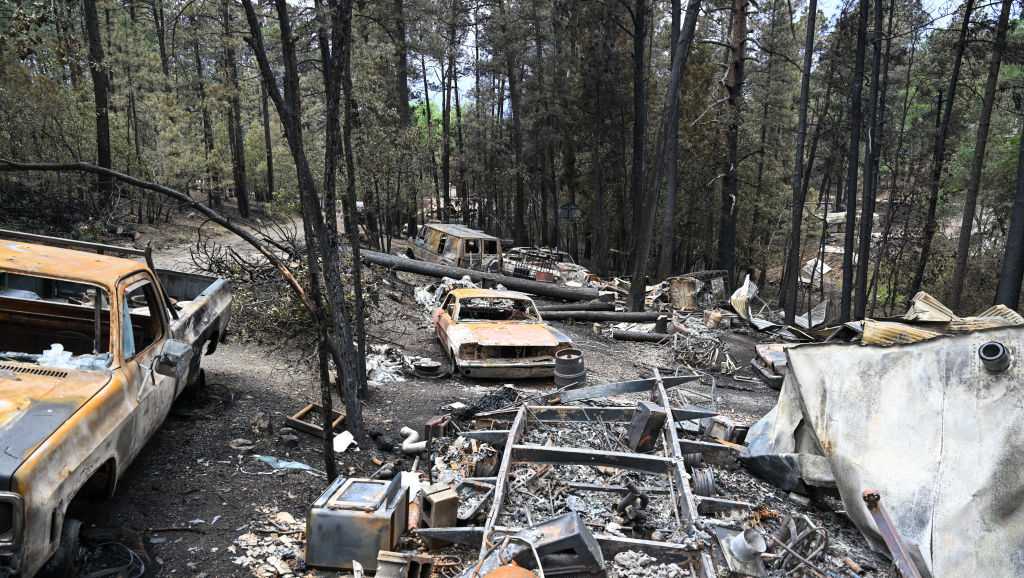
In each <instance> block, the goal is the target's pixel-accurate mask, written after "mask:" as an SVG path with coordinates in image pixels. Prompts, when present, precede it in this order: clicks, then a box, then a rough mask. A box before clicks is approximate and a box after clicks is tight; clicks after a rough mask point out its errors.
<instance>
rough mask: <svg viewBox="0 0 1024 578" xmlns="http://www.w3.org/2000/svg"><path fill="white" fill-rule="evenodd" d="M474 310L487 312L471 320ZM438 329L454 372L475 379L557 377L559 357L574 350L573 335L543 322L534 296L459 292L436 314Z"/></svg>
mask: <svg viewBox="0 0 1024 578" xmlns="http://www.w3.org/2000/svg"><path fill="white" fill-rule="evenodd" d="M474 302H480V303H479V304H478V306H475V307H474V306H472V305H471V304H472V303H474ZM506 302H507V303H506ZM495 303H505V304H506V305H507V307H505V308H504V309H503V308H501V307H498V306H497V305H495ZM470 310H477V311H478V312H483V313H484V314H483V315H482V316H478V317H473V318H469V315H467V314H466V312H467V311H470ZM505 314H508V315H509V317H508V318H504V319H503V318H501V317H502V316H504V315H505ZM487 315H493V317H488V316H487ZM467 318H468V319H467ZM434 327H435V330H436V332H437V338H438V340H439V341H440V342H441V345H442V346H443V348H444V350H445V353H446V354H447V355H448V356H449V358H450V359H451V361H452V363H453V366H454V369H455V370H456V371H458V372H459V373H461V374H463V375H467V376H472V377H482V378H510V379H521V378H531V377H546V376H551V375H552V374H553V373H554V369H555V353H556V352H557V351H558V350H559V349H562V348H568V347H571V346H572V341H571V340H570V339H569V337H568V336H566V335H564V334H563V333H562V332H560V331H558V330H557V329H555V328H553V327H551V326H549V325H548V324H546V323H544V322H543V321H541V319H540V314H539V313H537V310H536V307H535V306H534V304H533V301H532V300H531V299H530V298H529V297H527V296H526V295H524V294H522V293H516V292H511V291H492V290H488V289H455V290H453V291H451V292H449V293H448V295H447V296H446V297H445V300H444V302H443V303H442V305H441V307H439V308H438V309H437V310H436V311H435V312H434Z"/></svg>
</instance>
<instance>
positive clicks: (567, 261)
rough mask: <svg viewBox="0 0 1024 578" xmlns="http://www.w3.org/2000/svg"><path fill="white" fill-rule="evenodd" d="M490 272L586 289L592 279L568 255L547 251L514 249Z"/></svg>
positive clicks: (546, 249) (528, 248) (542, 249)
mask: <svg viewBox="0 0 1024 578" xmlns="http://www.w3.org/2000/svg"><path fill="white" fill-rule="evenodd" d="M493 270H494V272H498V273H502V274H504V275H509V276H511V277H522V278H524V279H532V280H534V281H540V282H542V283H557V284H560V285H565V284H566V283H578V284H579V285H586V284H587V283H588V282H589V281H590V280H591V278H592V277H593V274H592V273H591V272H590V271H589V270H587V268H586V267H584V266H582V265H577V264H576V263H575V262H574V261H573V260H572V256H570V255H569V253H566V252H565V251H561V250H558V249H551V248H548V247H513V248H512V249H510V250H509V251H508V252H507V253H505V255H504V256H503V258H502V260H501V263H500V264H499V263H497V262H495V263H494V265H493Z"/></svg>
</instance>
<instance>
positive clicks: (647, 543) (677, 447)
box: [418, 373, 764, 578]
mask: <svg viewBox="0 0 1024 578" xmlns="http://www.w3.org/2000/svg"><path fill="white" fill-rule="evenodd" d="M692 379H695V377H688V378H672V377H670V378H665V379H664V380H663V379H662V377H661V376H660V375H658V374H657V373H655V377H654V379H649V380H638V381H634V382H626V383H622V384H608V385H599V386H593V387H589V388H583V389H580V390H573V391H576V392H583V393H576V394H575V395H573V396H570V397H574V398H585V397H587V395H586V390H593V391H592V392H591V393H599V394H600V395H592V396H591V397H603V396H607V395H616V394H621V393H627V392H629V393H633V392H640V391H645V390H646V391H650V392H651V401H652V402H654V403H655V404H658V405H660V406H661V407H664V408H668V407H672V406H671V403H670V400H669V397H668V394H667V393H666V383H668V384H669V386H670V387H671V385H675V384H677V383H681V382H684V381H689V380H692ZM545 401H550V398H548V397H546V398H545ZM635 411H636V410H634V409H633V408H630V407H592V406H550V405H521V406H519V407H518V408H517V409H515V408H513V409H506V410H497V411H492V412H487V413H486V414H480V415H478V416H477V417H478V418H487V419H491V420H493V421H495V422H508V421H509V420H511V425H510V426H509V428H508V429H492V430H476V431H468V432H463V433H462V434H461V435H463V436H464V437H468V438H471V439H476V440H480V441H484V442H487V443H490V444H492V445H496V446H500V445H504V451H503V453H502V457H501V462H500V466H499V468H498V472H497V475H496V476H495V477H494V478H474V480H475V481H477V482H492V483H493V484H494V498H493V500H492V501H491V509H490V512H489V514H488V516H487V520H486V523H485V525H484V526H483V527H480V526H476V527H449V528H423V529H420V530H418V533H419V534H420V536H422V537H423V538H424V539H428V540H430V541H436V542H447V543H457V544H463V545H470V546H479V547H480V560H483V559H484V557H485V556H486V555H487V553H488V552H489V551H490V550H491V549H492V547H493V545H494V544H495V543H496V542H497V541H499V539H500V538H501V537H503V536H508V535H512V534H515V533H517V532H519V531H520V530H521V529H520V528H510V527H504V526H499V525H498V524H497V522H498V519H499V517H500V516H501V513H502V511H503V507H504V505H505V501H506V498H507V496H508V493H509V472H510V471H511V469H512V466H513V464H515V463H532V464H557V465H590V466H602V467H609V468H618V469H627V470H633V471H640V472H645V473H652V474H658V475H664V476H666V477H667V478H669V481H670V484H669V486H668V487H669V489H668V490H667V492H668V493H670V494H671V498H672V502H673V504H674V506H675V510H676V515H677V518H678V521H679V524H680V526H681V527H682V528H684V529H685V530H686V531H687V533H690V534H692V533H693V531H694V530H695V529H696V528H703V523H702V516H703V515H706V514H711V513H714V512H722V511H729V510H735V509H750V508H751V505H750V504H748V503H745V502H739V501H733V500H725V499H719V498H713V497H703V496H698V495H695V494H694V492H693V490H692V489H691V487H690V483H691V482H690V480H691V476H690V474H688V473H687V472H686V468H685V464H684V458H683V454H684V453H697V452H700V453H702V454H704V453H714V452H729V453H731V452H733V451H734V450H733V449H732V448H731V447H729V446H726V445H723V444H718V443H712V442H703V441H691V440H684V441H682V442H681V440H680V438H679V434H678V432H677V422H678V421H684V420H693V419H703V418H710V417H713V416H715V415H717V412H714V411H711V410H707V409H703V408H699V407H693V406H689V407H683V408H672V415H673V417H674V419H667V420H664V425H663V426H662V431H661V436H662V439H663V441H664V448H663V455H650V454H642V453H632V452H614V451H601V450H592V449H584V448H571V447H552V446H538V445H526V444H522V443H521V441H522V439H523V435H524V433H525V431H526V428H527V426H528V425H529V424H530V423H531V422H539V423H555V422H589V421H603V422H629V421H631V420H632V418H633V414H634V412H635ZM582 489H586V490H588V491H595V492H612V493H620V494H625V493H626V492H628V491H629V490H628V489H627V488H625V487H617V486H604V485H597V484H594V485H589V484H588V485H586V487H585V488H582ZM665 491H666V490H661V493H664V492H665ZM654 493H658V490H654ZM559 530H561V528H559ZM707 531H708V534H710V535H711V536H713V537H714V538H716V539H715V540H712V543H713V547H712V548H699V547H698V548H694V547H692V546H689V545H684V544H677V543H673V542H661V541H655V540H644V539H635V538H626V537H621V536H615V535H611V534H605V533H596V534H595V535H594V537H595V538H596V540H597V542H598V544H599V545H600V547H601V550H602V551H603V553H604V554H605V555H607V556H615V554H617V553H619V552H624V551H628V550H633V551H638V552H643V553H645V554H648V555H651V556H654V557H655V558H657V559H659V560H661V561H666V562H676V563H680V564H682V565H685V566H689V568H690V570H691V572H693V575H695V576H699V577H701V578H713V577H715V576H717V575H718V573H717V571H716V568H718V567H723V565H724V567H726V568H728V569H729V570H730V572H732V573H733V574H734V575H750V576H759V575H763V574H764V567H763V566H761V565H760V562H759V561H757V563H756V564H753V565H751V564H750V563H746V564H744V563H743V562H741V561H740V560H738V559H735V558H734V557H733V556H732V555H731V553H730V552H729V547H728V545H727V541H728V540H729V539H730V538H731V537H732V535H734V534H736V533H738V532H735V531H732V530H728V529H722V528H718V527H715V528H710V527H709V528H707Z"/></svg>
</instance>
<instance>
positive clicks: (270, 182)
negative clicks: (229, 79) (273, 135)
mask: <svg viewBox="0 0 1024 578" xmlns="http://www.w3.org/2000/svg"><path fill="white" fill-rule="evenodd" d="M260 114H261V115H262V117H263V148H264V150H265V151H266V154H267V192H266V194H264V195H263V201H264V202H266V203H269V202H271V201H273V200H274V143H273V141H272V140H271V139H270V103H269V102H268V99H267V85H266V83H265V82H262V81H261V82H260Z"/></svg>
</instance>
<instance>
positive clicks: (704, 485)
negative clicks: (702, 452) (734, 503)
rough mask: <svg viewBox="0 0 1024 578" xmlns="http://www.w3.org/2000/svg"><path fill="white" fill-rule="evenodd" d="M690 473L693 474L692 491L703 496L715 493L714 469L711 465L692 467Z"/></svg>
mask: <svg viewBox="0 0 1024 578" xmlns="http://www.w3.org/2000/svg"><path fill="white" fill-rule="evenodd" d="M690 474H691V475H692V476H693V493H695V494H697V495H698V496H705V497H711V496H714V495H715V470H714V469H713V468H712V467H711V466H707V467H703V468H693V470H691V471H690Z"/></svg>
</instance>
